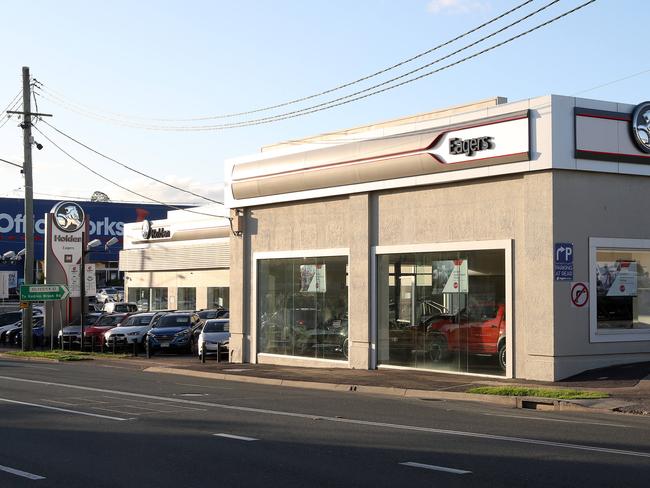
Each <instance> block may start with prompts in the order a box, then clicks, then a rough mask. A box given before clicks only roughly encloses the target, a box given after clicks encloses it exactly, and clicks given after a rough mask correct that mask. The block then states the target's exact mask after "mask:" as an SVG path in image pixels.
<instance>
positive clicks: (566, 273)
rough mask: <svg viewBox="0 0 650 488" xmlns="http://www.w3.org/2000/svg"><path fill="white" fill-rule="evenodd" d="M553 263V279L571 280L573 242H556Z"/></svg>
mask: <svg viewBox="0 0 650 488" xmlns="http://www.w3.org/2000/svg"><path fill="white" fill-rule="evenodd" d="M553 263H554V269H555V273H554V274H555V281H573V243H571V242H556V243H555V249H554V253H553Z"/></svg>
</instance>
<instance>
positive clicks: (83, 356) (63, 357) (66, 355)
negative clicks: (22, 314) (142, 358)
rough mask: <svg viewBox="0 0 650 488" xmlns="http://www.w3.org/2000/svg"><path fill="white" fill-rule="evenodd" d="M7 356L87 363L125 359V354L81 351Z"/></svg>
mask: <svg viewBox="0 0 650 488" xmlns="http://www.w3.org/2000/svg"><path fill="white" fill-rule="evenodd" d="M5 354H7V355H8V356H16V357H21V358H44V359H54V360H56V361H89V360H93V359H95V358H102V357H111V358H122V357H127V355H125V354H105V353H104V354H102V353H97V352H81V351H57V350H54V351H8V352H5Z"/></svg>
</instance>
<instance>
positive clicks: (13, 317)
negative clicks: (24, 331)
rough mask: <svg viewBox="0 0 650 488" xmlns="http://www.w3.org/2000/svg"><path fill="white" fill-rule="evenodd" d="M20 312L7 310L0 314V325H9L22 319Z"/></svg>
mask: <svg viewBox="0 0 650 488" xmlns="http://www.w3.org/2000/svg"><path fill="white" fill-rule="evenodd" d="M22 317H23V314H22V312H9V313H6V314H2V315H0V325H9V324H13V323H14V322H17V321H19V320H20V319H22Z"/></svg>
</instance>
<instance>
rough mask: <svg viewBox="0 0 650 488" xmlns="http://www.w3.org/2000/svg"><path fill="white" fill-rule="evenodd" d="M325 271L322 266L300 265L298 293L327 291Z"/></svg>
mask: <svg viewBox="0 0 650 488" xmlns="http://www.w3.org/2000/svg"><path fill="white" fill-rule="evenodd" d="M325 269H326V268H325V265H324V264H301V265H300V291H301V292H315V293H325V292H326V291H327V280H326V275H325Z"/></svg>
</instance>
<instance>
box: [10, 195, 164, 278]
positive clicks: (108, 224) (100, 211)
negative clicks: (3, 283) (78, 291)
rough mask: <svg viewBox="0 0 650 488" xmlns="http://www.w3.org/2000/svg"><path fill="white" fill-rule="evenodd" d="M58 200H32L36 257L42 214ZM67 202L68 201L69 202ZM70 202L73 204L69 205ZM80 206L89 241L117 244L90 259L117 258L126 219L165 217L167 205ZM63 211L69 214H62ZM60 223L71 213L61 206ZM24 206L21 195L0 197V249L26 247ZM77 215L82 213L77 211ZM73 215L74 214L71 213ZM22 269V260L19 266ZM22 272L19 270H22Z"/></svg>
mask: <svg viewBox="0 0 650 488" xmlns="http://www.w3.org/2000/svg"><path fill="white" fill-rule="evenodd" d="M59 203H61V202H60V201H59V200H34V241H35V242H34V254H35V258H36V259H37V260H40V259H43V257H44V252H43V243H44V233H45V214H46V213H49V212H50V211H51V210H52V209H53V207H54V206H55V205H57V204H59ZM68 203H70V202H68ZM71 205H72V204H71ZM75 205H78V206H79V207H80V208H81V209H83V213H84V214H85V219H86V220H87V221H88V230H89V233H90V235H89V236H88V240H92V239H100V240H101V241H102V242H106V241H107V240H108V239H110V238H111V237H117V238H118V239H119V243H118V244H115V245H114V246H112V247H111V248H109V250H108V251H104V248H103V247H101V248H98V249H97V250H96V251H93V252H92V253H90V254H89V257H88V259H89V261H117V260H118V253H119V251H120V250H121V249H122V233H123V230H124V224H125V223H127V222H141V221H143V220H145V219H149V220H158V219H164V218H167V208H166V207H164V206H162V205H149V204H137V203H112V202H76V203H75ZM65 211H67V212H68V214H65ZM61 212H62V216H63V217H65V216H67V217H68V218H67V220H66V219H63V218H62V220H61V221H62V222H64V223H65V224H66V225H70V222H71V217H70V215H72V214H73V213H74V212H72V210H71V209H66V208H64V209H62V210H61ZM24 213H25V207H24V201H23V199H22V198H0V252H2V253H4V252H6V251H14V252H16V253H18V252H19V251H20V250H21V249H23V248H24V247H25V243H24V239H25V236H24V232H25V215H24ZM77 214H79V215H80V214H81V212H80V211H77ZM72 217H74V215H72ZM20 267H21V268H22V263H21V265H20ZM21 274H22V273H21Z"/></svg>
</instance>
